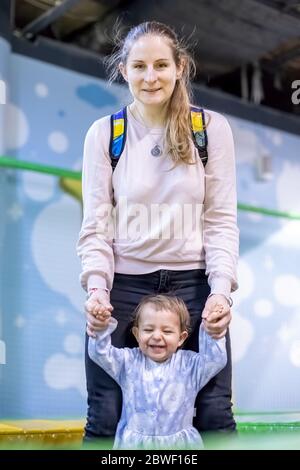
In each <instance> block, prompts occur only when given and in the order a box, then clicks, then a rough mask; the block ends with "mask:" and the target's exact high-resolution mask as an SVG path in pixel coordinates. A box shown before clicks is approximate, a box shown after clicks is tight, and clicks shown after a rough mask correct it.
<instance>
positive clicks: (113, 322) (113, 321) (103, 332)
mask: <svg viewBox="0 0 300 470" xmlns="http://www.w3.org/2000/svg"><path fill="white" fill-rule="evenodd" d="M117 326H118V321H117V320H116V319H115V318H114V317H110V319H109V323H108V325H107V327H106V328H105V329H104V330H101V331H96V340H97V339H104V338H106V337H107V336H109V335H111V334H112V333H113V332H114V331H115V329H116V328H117Z"/></svg>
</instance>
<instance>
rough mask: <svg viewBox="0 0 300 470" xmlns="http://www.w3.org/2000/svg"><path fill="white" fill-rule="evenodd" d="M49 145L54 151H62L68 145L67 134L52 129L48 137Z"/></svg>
mask: <svg viewBox="0 0 300 470" xmlns="http://www.w3.org/2000/svg"><path fill="white" fill-rule="evenodd" d="M48 144H49V147H50V148H51V149H52V150H53V151H54V152H56V153H64V152H65V151H66V150H67V149H68V147H69V141H68V138H67V136H66V135H65V134H64V133H63V132H60V131H53V132H51V134H50V135H49V137H48Z"/></svg>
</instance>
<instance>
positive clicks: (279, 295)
mask: <svg viewBox="0 0 300 470" xmlns="http://www.w3.org/2000/svg"><path fill="white" fill-rule="evenodd" d="M274 296H275V298H276V300H277V301H278V302H279V303H281V304H282V305H286V306H287V307H293V306H296V305H300V279H299V278H298V277H296V276H293V275H291V274H286V275H283V276H278V277H277V278H276V279H275V281H274Z"/></svg>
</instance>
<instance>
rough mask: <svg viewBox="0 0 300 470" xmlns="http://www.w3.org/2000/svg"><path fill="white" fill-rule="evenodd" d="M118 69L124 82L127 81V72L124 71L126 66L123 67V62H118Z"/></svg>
mask: <svg viewBox="0 0 300 470" xmlns="http://www.w3.org/2000/svg"><path fill="white" fill-rule="evenodd" d="M119 71H120V74H121V75H122V77H123V78H124V80H125V81H126V82H128V78H127V73H126V67H125V65H124V64H123V62H120V64H119Z"/></svg>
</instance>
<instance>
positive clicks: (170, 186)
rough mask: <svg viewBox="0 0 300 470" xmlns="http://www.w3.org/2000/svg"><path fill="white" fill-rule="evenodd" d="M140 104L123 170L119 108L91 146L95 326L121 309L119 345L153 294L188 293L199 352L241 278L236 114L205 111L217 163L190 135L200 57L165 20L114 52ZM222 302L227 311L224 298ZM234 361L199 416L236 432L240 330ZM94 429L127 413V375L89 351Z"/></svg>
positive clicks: (85, 246)
mask: <svg viewBox="0 0 300 470" xmlns="http://www.w3.org/2000/svg"><path fill="white" fill-rule="evenodd" d="M110 66H111V70H112V76H113V77H116V76H117V74H118V73H121V74H122V76H123V78H124V80H125V81H126V82H127V83H128V86H129V90H130V92H131V94H132V102H131V103H130V104H129V105H128V106H127V130H126V133H127V139H126V144H125V147H124V150H123V153H122V155H121V157H120V160H119V162H118V165H117V167H116V169H115V171H114V172H113V171H112V165H111V159H110V154H109V141H110V139H109V136H110V132H111V129H110V116H105V117H104V118H102V119H99V120H98V121H96V122H95V123H94V124H93V125H92V126H91V128H90V129H89V131H88V133H87V136H86V140H85V146H84V161H83V200H84V218H83V224H82V229H81V232H80V236H79V242H78V254H79V256H80V257H81V260H82V275H81V283H82V286H83V288H84V289H85V290H87V291H88V293H89V299H88V300H87V302H86V306H85V307H86V315H87V334H88V335H89V336H93V335H94V334H95V332H97V331H98V330H99V328H100V327H101V322H100V321H99V319H97V315H98V314H100V313H102V312H103V311H105V310H107V311H108V312H111V311H112V309H113V310H114V317H115V318H116V319H117V321H118V328H117V330H115V331H114V332H113V334H112V344H113V345H114V346H116V347H124V346H135V345H136V343H135V342H134V338H133V336H132V334H131V322H132V319H133V312H134V310H135V308H136V306H137V305H138V304H139V302H140V300H141V299H142V298H143V297H144V296H145V295H149V294H158V293H168V292H172V293H173V294H175V295H176V296H178V297H180V298H181V299H183V301H184V302H185V303H186V305H187V308H188V310H189V313H190V316H191V328H192V333H191V336H190V338H189V340H188V341H187V343H186V345H185V347H186V348H187V349H192V350H194V351H197V348H198V329H199V324H200V322H201V321H202V322H203V324H204V328H205V329H206V331H207V332H208V333H209V334H210V335H212V337H213V338H215V339H219V338H222V337H223V336H225V334H226V332H227V329H228V325H229V323H230V319H231V313H230V293H231V292H232V291H234V290H235V289H236V288H237V281H236V264H237V258H238V228H237V224H236V184H235V162H234V146H233V139H232V134H231V130H230V127H229V125H228V122H227V120H226V119H225V118H224V117H223V116H222V115H220V114H218V113H216V112H213V111H205V121H206V125H207V129H206V130H207V136H208V162H207V164H206V166H205V169H204V166H203V164H202V162H201V160H200V158H199V154H198V151H197V149H196V147H195V145H194V142H193V139H192V133H191V119H190V104H191V96H190V76H191V73H192V70H193V61H192V59H191V57H190V56H189V54H188V53H187V51H186V50H185V49H184V47H183V46H182V45H181V43H180V42H179V40H178V38H177V36H176V34H175V33H174V32H173V31H172V30H171V29H170V28H169V27H168V26H166V25H163V24H161V23H157V22H146V23H142V24H140V25H138V26H136V27H135V28H133V29H132V30H131V31H129V33H128V35H127V36H126V37H125V39H124V41H123V43H122V44H121V46H120V48H119V50H118V51H117V53H115V54H114V55H113V56H112V57H111V61H110ZM217 304H218V305H221V306H222V309H221V311H220V312H215V311H214V307H215V306H216V305H217ZM226 345H227V346H226V347H227V356H228V361H227V365H226V367H225V368H224V369H223V370H222V371H221V372H220V373H219V374H217V375H216V376H215V377H214V378H213V379H212V380H210V381H209V383H208V384H207V385H206V386H205V387H204V388H203V389H202V390H201V392H200V393H199V394H198V396H197V399H196V403H195V407H196V415H195V418H194V426H195V427H196V428H197V429H198V430H199V431H216V430H221V431H234V430H235V422H234V418H233V414H232V410H231V407H232V404H231V360H230V340H229V336H228V334H227V341H226ZM86 375H87V389H88V417H87V425H86V428H85V436H86V439H89V438H97V437H102V438H103V437H113V436H114V434H115V431H116V427H117V423H118V421H119V418H120V414H121V406H122V395H121V390H120V387H119V386H118V385H117V383H116V382H115V381H114V380H113V379H112V378H111V377H110V376H109V375H108V374H106V372H104V371H103V370H102V369H100V368H99V367H97V365H96V364H95V363H94V362H93V361H91V360H90V358H89V357H88V354H86Z"/></svg>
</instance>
